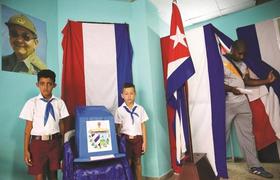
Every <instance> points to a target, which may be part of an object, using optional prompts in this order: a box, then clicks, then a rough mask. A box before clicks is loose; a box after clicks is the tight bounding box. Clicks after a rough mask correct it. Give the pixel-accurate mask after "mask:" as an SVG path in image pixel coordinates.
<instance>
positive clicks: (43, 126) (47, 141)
mask: <svg viewBox="0 0 280 180" xmlns="http://www.w3.org/2000/svg"><path fill="white" fill-rule="evenodd" d="M37 81H38V82H37V83H36V86H37V87H38V88H39V91H40V94H39V95H38V96H36V97H33V98H31V99H29V100H28V101H27V102H26V103H25V105H24V107H23V109H22V111H21V113H20V115H19V118H21V119H24V120H26V126H25V134H24V161H25V164H26V165H27V166H28V173H29V174H31V175H33V176H34V179H36V180H42V179H44V178H45V176H46V175H45V174H44V171H45V169H48V170H47V172H49V173H48V176H49V179H52V180H54V179H57V170H58V169H60V160H61V159H62V157H61V155H62V145H63V144H62V142H63V138H62V137H63V135H64V126H63V120H64V119H66V118H67V117H68V116H69V113H68V111H67V108H66V105H65V103H64V101H63V100H61V99H60V98H57V97H55V96H54V95H53V94H52V90H53V88H55V87H56V83H55V73H54V72H53V71H51V70H48V69H46V70H41V71H39V72H38V74H37Z"/></svg>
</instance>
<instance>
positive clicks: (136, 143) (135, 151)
mask: <svg viewBox="0 0 280 180" xmlns="http://www.w3.org/2000/svg"><path fill="white" fill-rule="evenodd" d="M124 136H125V139H126V156H127V158H129V159H137V158H140V157H141V155H142V144H143V137H142V136H141V135H137V136H133V138H131V137H130V136H128V135H124Z"/></svg>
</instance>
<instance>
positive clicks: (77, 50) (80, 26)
mask: <svg viewBox="0 0 280 180" xmlns="http://www.w3.org/2000/svg"><path fill="white" fill-rule="evenodd" d="M62 33H63V40H62V47H63V72H62V99H63V100H64V101H65V103H66V105H67V108H68V110H69V112H70V115H71V117H72V121H70V124H66V129H67V128H68V129H73V127H74V124H75V123H74V120H73V117H75V116H74V112H75V108H76V107H77V106H78V105H103V106H105V107H106V108H108V109H109V111H110V112H112V113H113V114H114V112H115V110H116V109H117V107H118V106H119V105H121V104H122V102H123V100H122V98H121V96H120V94H121V90H122V86H123V83H124V82H132V68H131V67H132V66H131V65H132V55H133V52H132V46H131V42H130V38H129V28H128V25H127V24H101V23H83V22H75V21H68V23H67V24H66V26H65V27H64V29H63V31H62Z"/></svg>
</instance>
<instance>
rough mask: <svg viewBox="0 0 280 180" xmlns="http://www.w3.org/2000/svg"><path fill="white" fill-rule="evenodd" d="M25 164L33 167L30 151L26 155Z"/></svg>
mask: <svg viewBox="0 0 280 180" xmlns="http://www.w3.org/2000/svg"><path fill="white" fill-rule="evenodd" d="M24 162H25V164H26V165H27V166H32V160H31V157H30V152H29V151H27V152H25V153H24Z"/></svg>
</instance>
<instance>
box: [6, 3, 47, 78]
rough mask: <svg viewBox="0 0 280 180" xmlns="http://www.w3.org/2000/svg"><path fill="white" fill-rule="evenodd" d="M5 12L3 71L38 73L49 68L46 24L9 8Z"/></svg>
mask: <svg viewBox="0 0 280 180" xmlns="http://www.w3.org/2000/svg"><path fill="white" fill-rule="evenodd" d="M1 12H2V14H1V16H2V22H1V26H2V28H1V29H2V70H3V71H11V72H23V73H28V74H37V72H38V71H39V70H41V69H46V68H47V62H46V56H47V55H46V54H47V29H46V22H44V21H42V20H40V19H39V18H36V17H34V16H31V15H28V14H25V13H24V12H20V11H17V10H15V9H12V8H10V7H8V6H5V5H1ZM19 64H20V65H19Z"/></svg>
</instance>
